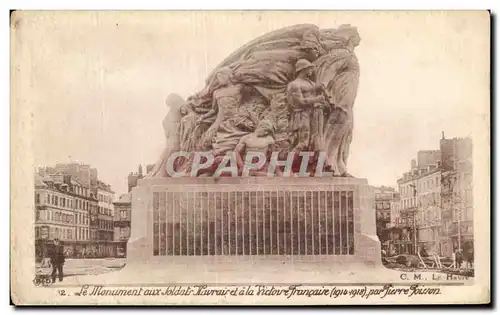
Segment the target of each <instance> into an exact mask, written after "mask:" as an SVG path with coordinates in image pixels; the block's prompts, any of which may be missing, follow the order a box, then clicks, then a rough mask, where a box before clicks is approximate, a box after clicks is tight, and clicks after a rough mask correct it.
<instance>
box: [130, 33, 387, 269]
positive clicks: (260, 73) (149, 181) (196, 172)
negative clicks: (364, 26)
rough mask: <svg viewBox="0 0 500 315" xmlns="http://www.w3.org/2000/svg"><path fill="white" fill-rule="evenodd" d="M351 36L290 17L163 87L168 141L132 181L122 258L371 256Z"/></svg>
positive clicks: (354, 36)
mask: <svg viewBox="0 0 500 315" xmlns="http://www.w3.org/2000/svg"><path fill="white" fill-rule="evenodd" d="M359 43H360V36H359V34H358V32H357V29H356V28H355V27H353V26H351V25H342V26H340V27H338V28H335V29H319V28H318V27H317V26H315V25H308V24H306V25H295V26H290V27H286V28H283V29H280V30H277V31H274V32H271V33H268V34H265V35H263V36H261V37H259V38H257V39H255V40H253V41H251V42H249V43H248V44H246V45H244V46H243V47H241V48H240V49H238V50H237V51H235V52H234V53H232V54H231V55H229V56H228V57H227V58H226V59H225V60H223V61H222V62H221V63H220V64H219V65H218V66H217V67H216V68H215V69H214V70H213V71H212V73H211V74H210V75H209V76H208V78H207V79H206V85H205V87H204V88H203V89H202V90H201V91H199V92H198V93H195V94H194V95H192V96H190V97H188V98H187V99H186V100H184V99H183V98H182V97H180V96H178V95H175V94H172V95H170V96H169V97H168V98H167V101H166V103H167V106H168V107H169V111H168V114H167V116H166V118H165V121H164V123H163V126H164V129H165V136H166V147H165V150H164V152H163V154H162V156H161V157H160V158H159V160H158V162H157V163H156V165H155V167H154V169H153V170H152V171H151V172H150V173H149V174H148V175H147V176H146V178H144V179H142V180H140V181H139V184H138V186H137V187H136V188H134V189H133V191H132V235H131V238H130V241H129V244H128V253H127V259H128V263H129V264H134V263H140V264H148V263H154V262H159V263H174V262H175V261H182V262H183V263H186V262H187V261H190V262H193V261H210V262H243V261H248V260H255V259H260V260H261V261H264V262H265V261H283V262H292V263H296V262H297V263H298V262H301V261H309V262H325V261H326V262H332V263H334V264H336V263H339V264H342V263H346V264H349V263H353V262H357V263H362V264H364V265H366V266H379V265H380V263H381V259H380V244H379V241H378V238H377V237H376V233H375V212H374V209H373V193H372V192H371V190H370V188H369V186H368V184H367V181H366V180H365V179H360V178H355V177H353V176H351V175H350V174H349V173H348V172H347V165H348V157H349V146H350V143H351V140H352V131H353V106H354V103H355V99H356V93H357V89H358V81H359V64H358V60H357V58H356V55H355V53H354V49H355V47H357V46H358V45H359ZM186 259H187V260H186Z"/></svg>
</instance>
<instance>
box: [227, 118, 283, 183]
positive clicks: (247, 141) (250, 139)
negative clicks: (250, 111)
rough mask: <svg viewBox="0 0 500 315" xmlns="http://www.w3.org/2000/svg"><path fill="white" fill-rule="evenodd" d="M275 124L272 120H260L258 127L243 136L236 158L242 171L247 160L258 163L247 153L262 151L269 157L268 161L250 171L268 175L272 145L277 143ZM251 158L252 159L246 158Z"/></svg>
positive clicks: (237, 148) (256, 174) (257, 174)
mask: <svg viewBox="0 0 500 315" xmlns="http://www.w3.org/2000/svg"><path fill="white" fill-rule="evenodd" d="M275 129H276V128H275V126H274V125H273V123H272V122H271V121H270V120H267V119H266V120H262V121H260V123H259V125H258V126H257V129H256V130H255V131H254V132H253V133H251V134H248V135H246V136H244V137H243V138H241V140H240V142H239V143H238V145H237V146H236V150H235V151H236V159H237V163H238V169H239V170H240V171H242V169H243V166H244V164H245V162H247V163H257V161H255V159H254V158H252V157H251V156H250V155H247V154H246V153H249V152H252V153H262V154H263V155H265V156H266V157H267V160H266V163H264V164H263V165H262V167H260V168H259V169H251V170H250V172H249V175H250V176H266V175H267V172H268V168H269V158H270V155H271V151H272V146H273V144H274V143H275V139H274V132H275ZM247 158H250V159H252V160H245V159H247ZM277 172H279V171H278V170H277Z"/></svg>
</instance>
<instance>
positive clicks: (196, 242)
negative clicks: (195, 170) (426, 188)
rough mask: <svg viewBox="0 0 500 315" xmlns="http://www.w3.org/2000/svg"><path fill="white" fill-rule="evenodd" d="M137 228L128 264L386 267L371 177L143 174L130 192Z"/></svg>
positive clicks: (130, 248) (129, 245) (134, 229)
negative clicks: (175, 176) (177, 176)
mask: <svg viewBox="0 0 500 315" xmlns="http://www.w3.org/2000/svg"><path fill="white" fill-rule="evenodd" d="M131 232H132V235H131V238H130V241H129V244H128V246H127V250H128V252H127V263H128V264H129V265H137V264H139V265H144V264H152V265H156V264H157V263H160V264H161V263H166V264H175V263H176V262H182V264H184V263H186V261H192V262H197V263H200V264H203V263H202V262H206V263H207V264H217V263H220V264H224V263H234V262H240V263H241V262H248V261H252V262H254V263H258V262H262V263H265V262H266V261H269V262H277V261H281V262H283V263H287V264H301V263H307V262H309V263H322V262H325V263H335V264H339V265H340V264H351V263H356V264H362V265H365V266H378V265H381V257H380V243H379V240H378V238H377V236H376V232H375V211H374V206H373V193H372V191H371V189H370V187H369V186H368V184H367V181H366V180H365V179H357V178H265V177H250V178H221V179H212V178H181V179H173V178H161V179H144V180H141V181H140V182H139V185H138V186H137V187H136V188H134V190H133V191H132V231H131ZM252 264H253V263H252Z"/></svg>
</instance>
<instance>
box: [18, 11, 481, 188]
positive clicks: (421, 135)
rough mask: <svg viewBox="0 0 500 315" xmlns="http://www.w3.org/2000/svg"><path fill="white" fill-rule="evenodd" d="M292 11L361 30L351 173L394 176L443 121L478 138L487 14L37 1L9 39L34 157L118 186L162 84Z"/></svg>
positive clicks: (303, 18) (157, 125)
mask: <svg viewBox="0 0 500 315" xmlns="http://www.w3.org/2000/svg"><path fill="white" fill-rule="evenodd" d="M302 23H313V24H317V25H318V26H319V27H321V28H332V27H337V26H339V25H340V24H352V25H354V26H357V27H358V31H359V33H360V35H361V38H362V39H361V44H360V46H359V47H358V48H357V50H356V54H357V56H358V59H359V62H360V67H361V81H360V86H359V91H358V97H357V100H356V103H355V130H354V138H353V143H352V146H351V148H352V149H351V156H350V160H349V171H350V172H351V173H352V174H353V175H355V176H357V177H363V178H367V179H368V180H369V183H370V184H373V185H382V184H384V185H392V186H396V179H397V178H398V177H399V176H400V175H401V174H402V173H403V172H405V171H406V170H407V169H408V168H409V165H410V160H411V159H412V158H414V157H415V156H416V151H417V150H419V149H438V146H439V138H440V137H441V131H445V134H446V136H447V137H455V136H472V137H473V138H474V140H477V138H478V137H482V138H481V139H483V138H484V137H485V133H484V132H483V133H481V132H480V130H483V131H484V129H480V128H481V126H482V125H484V124H487V123H488V122H489V117H488V115H489V112H488V106H489V105H488V101H489V59H488V58H489V24H488V23H489V22H488V15H487V14H486V13H485V12H483V13H478V12H476V13H470V12H469V13H467V12H462V13H459V12H454V13H443V12H434V13H429V12H413V13H404V12H392V13H389V12H388V13H380V12H379V13H371V12H347V13H341V12H302V13H300V12H281V13H276V12H265V13H262V12H261V13H259V12H245V13H241V12H226V13H221V12H211V13H206V12H205V13H203V12H170V13H167V12H142V13H137V12H136V13H132V12H128V13H124V12H121V13H119V12H100V13H95V12H94V13H91V12H72V13H67V12H66V13H64V12H60V13H48V12H46V13H43V14H41V13H38V14H36V13H32V14H26V15H24V16H22V17H20V20H19V23H18V25H17V29H16V34H15V37H14V39H13V40H14V41H17V43H18V44H17V46H16V47H17V49H18V50H17V51H16V57H17V58H19V60H20V61H21V73H22V74H23V84H24V85H23V87H24V90H23V99H24V100H25V104H27V105H26V106H29V108H30V110H31V115H32V122H33V128H32V129H33V138H32V148H33V152H34V160H33V161H34V163H35V164H36V165H52V164H55V163H57V162H69V161H81V162H84V163H88V164H91V165H92V166H94V167H96V168H97V169H98V171H99V177H100V178H101V180H103V181H105V182H108V183H110V184H111V185H112V186H113V187H114V189H115V190H116V191H117V192H119V193H123V192H125V191H126V177H127V175H128V173H129V172H131V171H134V170H136V169H137V166H138V165H139V164H140V163H142V164H147V163H154V162H155V161H156V159H157V158H158V156H159V155H160V154H161V151H162V149H163V146H164V138H163V130H162V126H161V123H162V120H163V118H164V116H165V114H166V106H165V104H164V100H165V98H166V96H167V95H168V94H169V93H178V94H180V95H181V96H183V97H187V96H189V95H190V94H192V93H194V92H197V91H198V90H199V89H200V88H202V86H203V82H204V80H205V78H206V76H207V74H208V73H209V72H210V71H211V70H212V69H213V68H214V67H215V66H216V65H217V64H218V63H219V62H220V61H222V59H224V58H225V57H226V56H227V55H228V54H230V53H231V52H233V51H234V50H236V49H237V48H239V47H240V46H241V45H243V44H245V43H246V42H248V41H249V40H252V39H253V38H255V37H257V36H259V35H262V34H265V33H266V32H269V31H272V30H275V29H278V28H281V27H284V26H288V25H292V24H302ZM30 139H31V138H30Z"/></svg>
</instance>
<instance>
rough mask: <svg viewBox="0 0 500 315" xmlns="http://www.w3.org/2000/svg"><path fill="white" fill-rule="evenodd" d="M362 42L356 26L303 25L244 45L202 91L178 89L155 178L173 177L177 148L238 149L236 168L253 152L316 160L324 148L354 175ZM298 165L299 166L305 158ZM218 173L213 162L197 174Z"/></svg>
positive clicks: (186, 161) (184, 163)
mask: <svg viewBox="0 0 500 315" xmlns="http://www.w3.org/2000/svg"><path fill="white" fill-rule="evenodd" d="M359 43H360V37H359V34H358V31H357V29H356V28H355V27H353V26H351V25H341V26H340V27H338V28H336V29H319V28H318V27H317V26H315V25H310V24H305V25H295V26H290V27H286V28H283V29H280V30H277V31H274V32H271V33H268V34H266V35H263V36H261V37H259V38H257V39H255V40H253V41H251V42H249V43H248V44H246V45H244V46H243V47H241V48H240V49H238V50H237V51H236V52H234V53H233V54H231V55H230V56H229V57H227V58H226V59H225V60H224V61H223V62H222V63H221V64H219V65H218V66H217V67H216V68H215V69H214V70H213V71H212V73H211V74H210V75H209V76H208V78H207V80H206V85H205V88H204V89H203V90H202V91H200V92H198V93H196V94H194V95H192V96H190V97H188V98H187V100H184V99H183V98H182V97H180V96H178V95H176V94H172V95H170V96H169V97H168V98H167V101H166V103H167V106H168V107H169V113H168V115H167V117H166V118H165V120H164V122H163V127H164V130H165V137H166V140H167V144H166V148H165V150H164V152H163V154H162V156H161V157H160V159H159V161H158V162H157V163H156V166H155V168H154V169H153V171H152V172H151V173H150V174H149V176H150V177H166V176H169V175H168V173H167V172H166V168H167V166H166V164H167V160H168V158H169V157H170V156H171V155H172V154H173V153H176V152H207V151H210V152H211V153H212V154H213V156H214V157H215V164H217V163H221V161H222V158H223V157H224V156H225V155H226V154H227V153H229V152H231V153H232V152H235V153H236V155H237V157H238V166H241V163H242V162H243V161H242V159H241V156H244V153H245V152H248V151H252V152H262V153H264V154H266V156H271V153H272V152H278V156H279V157H280V158H282V159H284V160H286V157H287V156H290V154H297V157H298V156H299V154H300V153H301V152H313V155H314V156H316V159H317V155H318V154H319V153H323V154H324V155H325V156H326V161H327V163H326V165H325V167H326V168H327V169H328V170H330V172H331V173H333V175H334V176H350V175H349V174H348V173H347V159H348V155H349V146H350V143H351V140H352V131H353V105H354V101H355V98H356V94H357V90H358V82H359V64H358V60H357V58H356V55H355V54H354V48H355V47H356V46H358V45H359ZM313 160H314V158H313ZM192 164H193V158H192V157H189V156H180V157H178V158H176V159H175V163H174V168H175V169H176V171H181V170H190V169H191V167H192ZM292 164H293V165H300V158H297V159H293V160H292ZM311 165H312V164H311ZM215 166H216V165H215ZM267 167H268V165H267V163H264V164H263V165H261V167H260V169H258V170H255V171H254V172H253V173H252V175H255V176H259V174H264V173H265V170H266V169H267ZM297 167H298V166H297ZM297 167H296V166H293V167H292V168H293V169H294V170H296V169H297ZM311 167H313V166H311ZM259 171H264V172H259ZM214 172H215V167H214V168H208V169H205V170H204V171H203V172H202V173H203V174H202V173H197V174H195V176H201V175H205V176H206V175H211V174H213V173H214Z"/></svg>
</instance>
